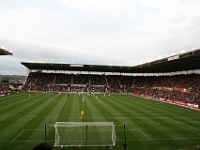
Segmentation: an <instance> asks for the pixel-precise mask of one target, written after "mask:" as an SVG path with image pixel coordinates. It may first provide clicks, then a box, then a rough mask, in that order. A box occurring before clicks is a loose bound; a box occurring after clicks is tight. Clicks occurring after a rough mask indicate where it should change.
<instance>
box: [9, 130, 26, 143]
mask: <svg viewBox="0 0 200 150" xmlns="http://www.w3.org/2000/svg"><path fill="white" fill-rule="evenodd" d="M23 132H24V130H22V131H21V132H20V133H19V134H18V135H17V136H16V137H15V138H14V139H13V140H12V142H14V141H15V140H16V139H17V138H18V137H19V136H20V135H21V134H22V133H23Z"/></svg>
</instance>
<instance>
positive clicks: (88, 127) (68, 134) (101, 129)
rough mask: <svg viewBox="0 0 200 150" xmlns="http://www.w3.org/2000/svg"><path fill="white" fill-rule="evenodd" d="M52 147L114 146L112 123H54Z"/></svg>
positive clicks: (114, 138) (113, 127)
mask: <svg viewBox="0 0 200 150" xmlns="http://www.w3.org/2000/svg"><path fill="white" fill-rule="evenodd" d="M54 127H55V143H54V146H114V145H115V143H116V133H115V126H114V123H113V122H56V123H55V125H54Z"/></svg>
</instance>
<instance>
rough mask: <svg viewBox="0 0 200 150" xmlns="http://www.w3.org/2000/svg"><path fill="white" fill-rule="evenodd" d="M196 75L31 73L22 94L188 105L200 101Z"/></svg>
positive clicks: (198, 79)
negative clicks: (129, 97) (125, 97)
mask: <svg viewBox="0 0 200 150" xmlns="http://www.w3.org/2000/svg"><path fill="white" fill-rule="evenodd" d="M199 83H200V75H199V74H190V75H177V76H158V77H155V76H148V77H144V76H137V77H135V76H122V75H91V74H57V73H38V72H31V73H30V74H29V76H28V78H27V80H26V82H25V84H24V87H23V90H26V91H28V90H29V91H43V92H44V91H50V92H87V93H88V92H90V93H93V92H94V93H120V94H124V93H132V94H135V95H140V96H141V95H148V96H151V97H152V98H154V99H156V98H164V99H170V100H178V101H183V102H190V103H199V101H200V85H199Z"/></svg>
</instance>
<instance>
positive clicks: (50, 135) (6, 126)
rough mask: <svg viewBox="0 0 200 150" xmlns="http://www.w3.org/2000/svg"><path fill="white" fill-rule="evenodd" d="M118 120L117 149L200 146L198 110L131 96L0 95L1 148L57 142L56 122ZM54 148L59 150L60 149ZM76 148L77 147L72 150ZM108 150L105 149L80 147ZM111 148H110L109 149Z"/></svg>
mask: <svg viewBox="0 0 200 150" xmlns="http://www.w3.org/2000/svg"><path fill="white" fill-rule="evenodd" d="M81 110H84V111H85V118H84V120H83V121H84V122H114V124H115V130H116V145H115V146H114V147H113V149H114V150H123V146H122V143H124V127H123V125H124V124H125V125H126V128H125V129H126V130H125V131H126V132H125V133H126V143H127V148H126V149H127V150H178V149H179V150H180V149H182V150H183V149H184V150H192V149H194V147H195V146H196V145H199V144H200V112H199V111H194V110H190V109H187V108H183V107H178V106H174V105H170V104H166V103H161V102H157V101H151V100H146V99H142V98H137V97H134V96H131V95H111V96H106V97H104V96H103V95H98V99H96V97H95V96H94V95H91V96H86V97H85V102H82V97H81V96H80V97H79V95H77V94H72V95H70V96H68V95H67V94H61V95H59V94H43V93H31V97H30V98H29V94H28V93H19V94H15V95H10V96H5V97H0V150H32V147H33V146H34V145H35V144H36V143H39V142H41V141H44V137H45V136H44V128H45V124H46V126H47V132H46V133H47V134H46V140H47V141H48V142H50V143H52V144H54V137H55V135H54V132H55V131H54V127H53V125H54V123H55V122H81V120H80V111H81ZM60 149H61V148H60V147H55V150H60ZM69 149H73V148H69ZM76 149H80V150H85V149H87V150H104V149H105V150H106V149H107V148H106V147H76ZM108 149H109V148H108Z"/></svg>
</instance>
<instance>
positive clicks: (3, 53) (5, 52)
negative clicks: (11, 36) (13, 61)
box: [0, 47, 13, 55]
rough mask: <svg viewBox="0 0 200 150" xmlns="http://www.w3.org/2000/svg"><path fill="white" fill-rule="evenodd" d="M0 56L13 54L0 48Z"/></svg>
mask: <svg viewBox="0 0 200 150" xmlns="http://www.w3.org/2000/svg"><path fill="white" fill-rule="evenodd" d="M0 55H13V53H11V52H9V51H7V50H5V49H4V48H2V47H0Z"/></svg>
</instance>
